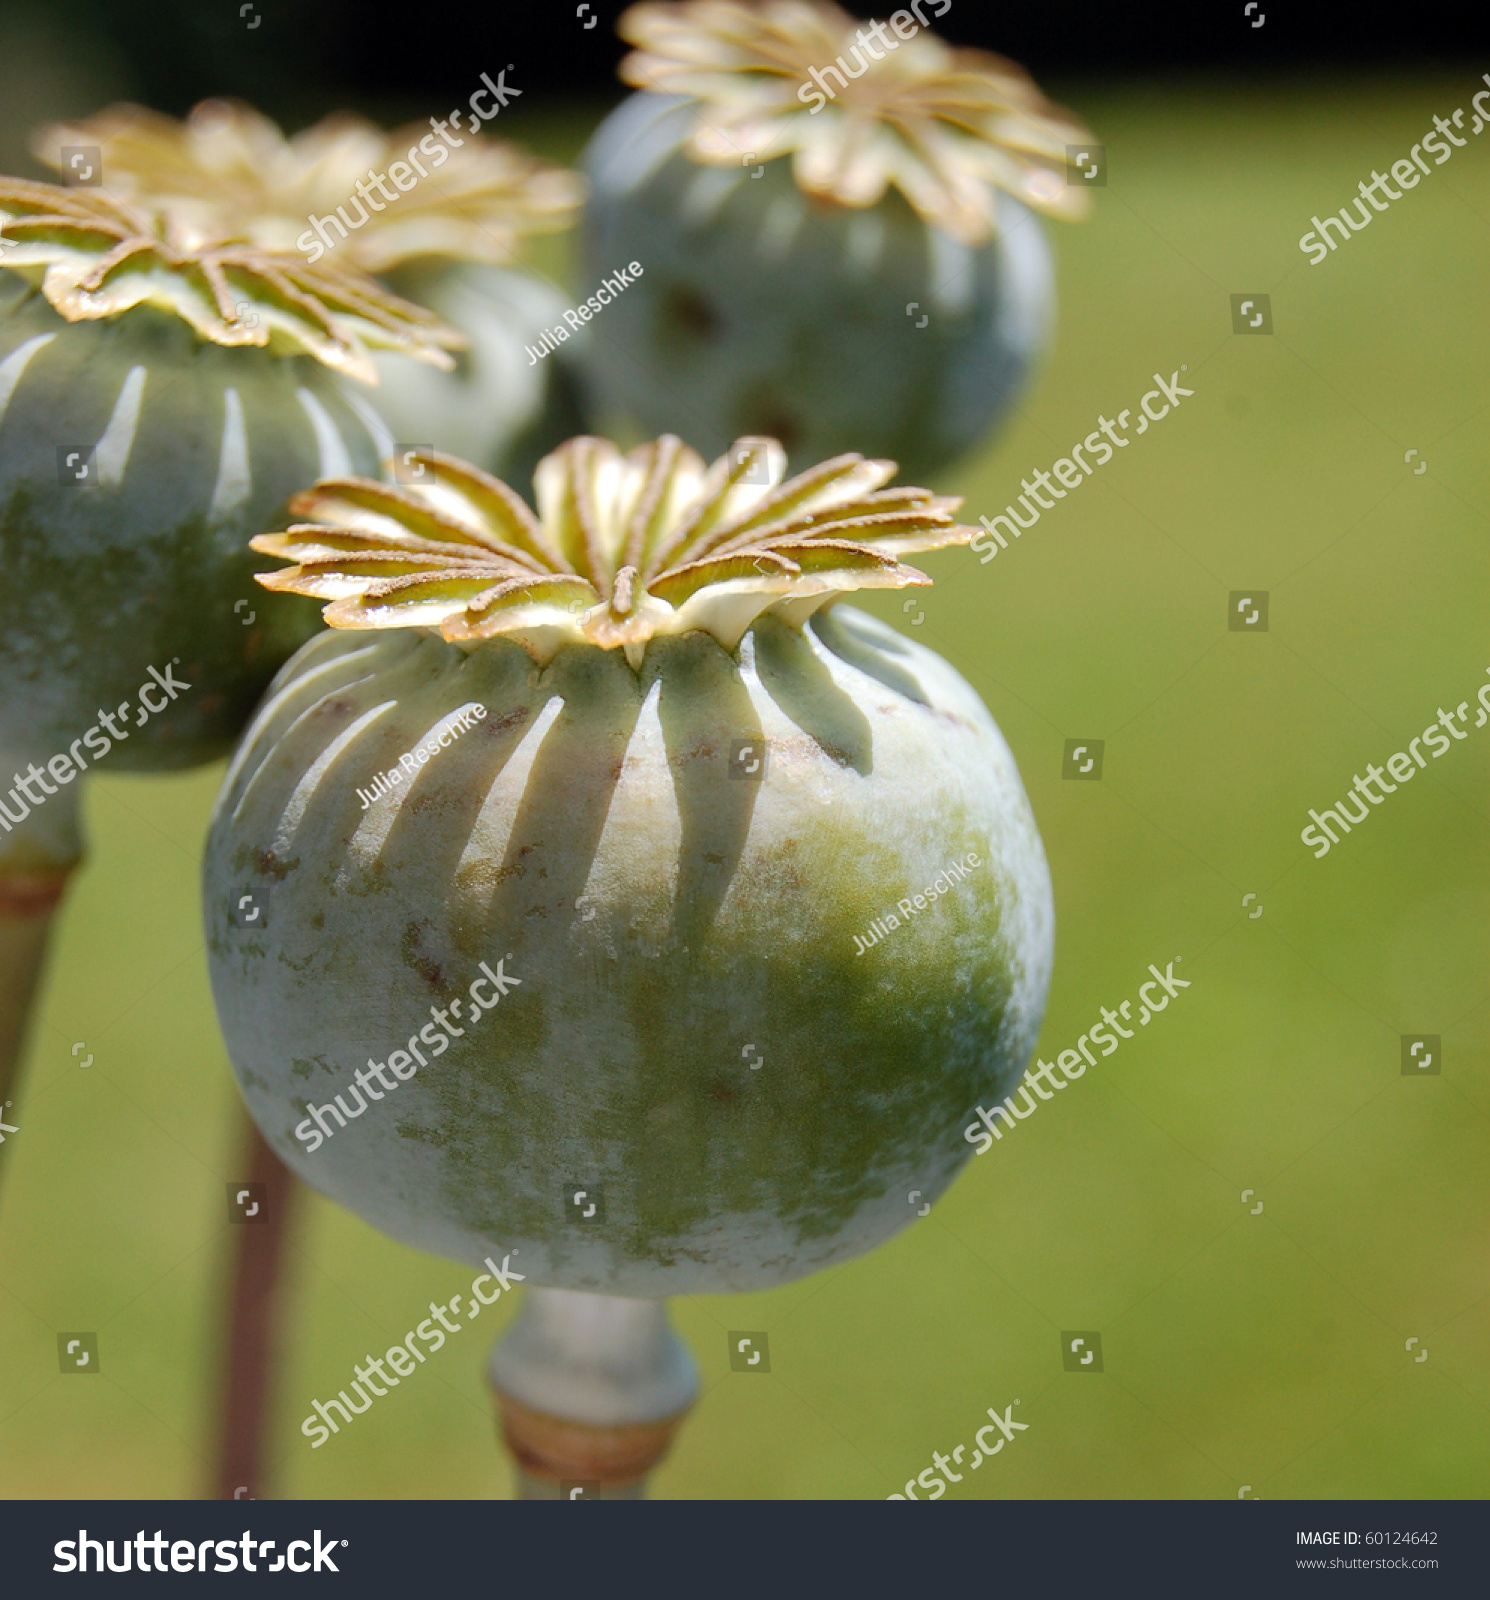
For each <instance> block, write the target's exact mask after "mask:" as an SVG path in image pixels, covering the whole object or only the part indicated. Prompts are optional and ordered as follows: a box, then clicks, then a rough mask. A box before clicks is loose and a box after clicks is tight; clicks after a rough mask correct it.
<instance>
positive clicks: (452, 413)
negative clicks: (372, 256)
mask: <svg viewBox="0 0 1490 1600" xmlns="http://www.w3.org/2000/svg"><path fill="white" fill-rule="evenodd" d="M385 281H386V282H387V283H388V284H389V286H390V287H391V288H392V289H393V290H394V292H395V293H397V294H400V295H402V296H403V297H404V298H405V299H406V300H412V301H414V302H415V303H416V304H418V305H421V306H427V307H428V308H429V309H430V310H431V311H434V312H436V313H437V314H438V315H440V316H442V317H443V318H444V319H445V320H446V321H447V322H450V323H453V324H454V325H455V326H456V327H457V328H459V329H460V330H461V332H462V333H463V334H465V336H466V338H467V340H468V341H469V343H468V345H467V347H466V349H464V350H460V351H457V352H456V353H455V370H454V371H453V372H441V371H440V370H439V369H437V368H435V367H431V366H426V365H424V364H423V363H422V362H418V361H415V360H414V359H413V357H412V356H406V355H400V354H399V353H397V352H396V351H379V352H377V353H376V354H375V355H374V357H373V360H374V363H375V364H376V366H377V368H378V373H379V376H380V377H381V378H382V387H381V388H380V389H379V390H378V404H379V409H380V410H381V412H382V413H383V415H384V416H385V417H386V418H387V421H388V424H389V426H390V427H391V428H392V429H393V433H394V438H395V440H397V441H403V442H405V443H407V444H424V445H433V446H434V448H435V449H436V450H442V451H444V453H445V454H446V455H452V456H458V457H459V458H460V459H461V460H462V461H469V462H472V463H473V464H474V465H476V466H478V467H482V468H484V469H485V470H486V471H488V472H491V473H494V474H495V475H496V476H497V477H499V478H501V479H502V480H503V481H504V482H505V483H510V484H513V485H517V486H522V485H526V484H529V483H531V482H532V481H533V469H534V468H535V467H536V466H537V465H538V463H539V461H540V460H541V459H542V458H543V457H544V456H546V455H547V454H548V453H549V452H550V451H551V450H557V449H558V447H559V446H560V445H561V444H563V443H564V441H565V440H566V439H572V438H574V436H575V435H576V434H580V433H583V432H585V423H584V419H583V418H582V417H581V415H580V412H579V406H578V400H577V395H576V389H577V380H576V378H575V376H574V373H573V372H572V370H571V366H570V360H569V356H568V353H567V352H568V350H569V349H570V345H569V344H567V343H566V344H564V345H561V346H560V349H559V351H558V352H556V353H554V354H551V355H548V356H545V357H543V358H542V359H541V360H539V361H536V362H535V361H532V360H531V359H530V357H529V355H528V353H527V352H528V349H529V348H532V349H534V350H536V349H538V348H539V339H540V337H541V335H542V333H543V331H544V330H545V329H548V328H552V327H553V326H554V325H555V324H556V323H559V324H562V325H563V326H564V327H565V329H566V331H567V330H568V326H569V325H568V324H567V323H565V322H564V311H565V309H566V307H567V306H568V305H569V302H568V301H567V300H565V299H564V298H563V297H562V296H560V295H559V294H557V293H556V292H555V291H554V290H553V289H551V288H550V287H549V286H548V284H546V283H545V282H544V281H543V280H542V279H540V278H535V277H533V276H531V275H530V274H528V273H525V272H515V271H513V270H511V269H510V268H506V267H494V266H487V265H485V264H480V263H473V262H446V261H440V260H437V259H420V260H417V261H413V262H409V263H406V264H404V265H402V266H400V267H398V268H396V269H395V270H393V271H391V272H389V273H387V274H385Z"/></svg>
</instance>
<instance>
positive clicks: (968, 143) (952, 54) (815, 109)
mask: <svg viewBox="0 0 1490 1600" xmlns="http://www.w3.org/2000/svg"><path fill="white" fill-rule="evenodd" d="M896 15H897V16H904V17H907V18H908V17H909V16H910V13H909V12H897V13H896ZM617 31H618V32H619V33H620V35H621V37H622V38H623V39H625V40H626V41H627V42H628V43H630V44H633V45H636V46H637V47H638V48H637V49H636V50H635V51H633V53H632V54H631V55H629V56H627V57H626V59H625V60H624V61H623V62H622V63H621V68H620V72H621V77H622V78H623V80H624V81H625V82H627V83H629V84H632V85H634V86H635V87H636V88H639V89H650V90H653V91H655V92H657V93H659V94H678V95H685V96H689V97H691V98H692V99H693V100H694V101H696V115H695V121H694V126H693V130H692V134H691V137H690V141H689V144H688V146H687V150H688V153H689V155H690V156H692V157H693V159H695V160H696V161H700V162H703V163H706V164H710V165H723V166H739V165H740V164H741V162H742V160H745V159H746V158H747V157H748V160H749V161H761V160H769V159H771V158H772V157H775V156H783V155H788V154H790V155H791V156H792V158H793V162H792V170H793V173H794V175H795V177H796V181H797V183H798V185H799V187H800V188H802V189H803V190H804V191H806V193H808V194H810V195H814V196H816V197H818V198H820V199H824V200H831V201H835V202H837V203H838V204H840V205H845V206H870V205H874V204H876V203H877V202H878V201H879V200H880V199H882V198H883V196H884V194H885V192H886V190H887V189H889V188H891V187H894V188H897V189H899V190H900V191H901V192H902V193H903V194H904V196H905V198H906V199H907V200H908V201H909V202H910V203H911V205H913V206H914V207H915V209H916V210H917V211H918V212H919V213H920V215H921V216H922V218H923V219H924V220H925V221H926V222H928V223H930V224H931V225H933V226H935V227H938V228H941V229H943V230H945V231H946V232H947V233H950V234H952V235H953V236H954V237H956V238H958V239H960V240H962V241H963V242H964V243H966V244H981V243H984V242H986V241H987V239H989V238H990V237H991V236H992V234H993V231H994V225H995V210H996V203H997V191H998V190H1000V189H1003V190H1007V191H1008V193H1010V194H1012V195H1014V196H1016V197H1017V198H1018V199H1020V200H1022V201H1024V202H1025V203H1026V204H1027V205H1030V206H1033V207H1035V209H1037V210H1039V211H1044V212H1048V213H1049V214H1051V215H1052V216H1057V217H1064V218H1068V219H1069V218H1076V217H1081V216H1085V215H1086V213H1087V211H1088V209H1089V206H1090V199H1091V197H1090V196H1089V195H1088V193H1087V192H1086V190H1085V188H1084V187H1082V186H1080V185H1071V184H1068V183H1067V181H1066V146H1067V145H1068V144H1074V143H1079V142H1080V141H1082V140H1085V139H1088V138H1090V135H1089V134H1088V133H1087V131H1086V129H1084V128H1083V127H1082V126H1081V124H1080V123H1079V122H1077V121H1076V120H1075V118H1074V117H1072V116H1071V114H1070V113H1069V112H1066V111H1064V110H1062V109H1061V108H1060V107H1058V106H1055V105H1052V104H1051V103H1050V102H1049V101H1048V100H1046V99H1045V97H1044V96H1043V95H1042V94H1041V93H1040V91H1039V89H1038V88H1036V86H1035V84H1034V82H1033V80H1032V79H1031V78H1030V77H1029V75H1028V74H1027V73H1026V72H1025V71H1024V70H1023V68H1021V67H1019V66H1017V65H1015V63H1014V62H1012V61H1006V60H1005V59H1004V58H1003V57H1002V56H996V55H993V54H991V53H989V52H988V51H986V50H966V49H954V48H952V47H951V46H950V45H947V44H945V43H944V42H943V41H942V40H940V39H938V38H937V37H936V36H935V35H934V34H932V33H931V32H930V31H929V30H927V29H925V28H922V27H914V26H913V31H912V32H911V34H910V35H909V36H906V35H905V34H904V33H902V32H900V31H899V30H895V31H891V30H890V29H888V28H887V27H886V25H885V24H884V23H880V22H875V23H862V22H858V21H856V20H855V19H854V18H853V17H851V16H849V15H848V14H847V13H846V12H844V11H840V10H839V8H838V7H837V6H835V5H832V4H828V3H824V0H813V3H806V0H767V3H765V4H762V5H744V4H739V3H737V0H685V3H683V4H679V5H661V4H653V3H646V4H642V5H635V6H632V7H631V9H630V10H629V11H626V12H625V13H624V14H623V15H622V17H621V19H620V22H619V23H618V24H617ZM866 34H868V35H869V36H870V37H869V38H868V39H866V37H865V35H866ZM876 40H877V41H878V42H877V43H876ZM856 69H857V70H856ZM809 101H816V104H815V105H809V104H808V102H809Z"/></svg>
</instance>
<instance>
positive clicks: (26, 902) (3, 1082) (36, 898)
mask: <svg viewBox="0 0 1490 1600" xmlns="http://www.w3.org/2000/svg"><path fill="white" fill-rule="evenodd" d="M70 875H71V869H62V870H58V871H40V872H9V873H4V872H0V1122H6V1121H8V1120H9V1119H10V1118H11V1116H12V1114H13V1112H14V1106H13V1105H12V1102H13V1101H14V1099H15V1091H17V1090H18V1089H19V1087H20V1069H21V1057H22V1053H23V1052H24V1049H25V1045H26V1027H27V1023H28V1022H29V1021H30V1018H31V1008H32V1005H33V1003H34V1001H35V999H36V990H37V986H38V984H39V983H40V981H41V971H42V965H43V963H44V961H45V958H46V951H47V937H48V935H49V934H50V933H51V929H52V917H53V915H54V914H55V912H56V909H57V902H58V901H59V900H61V898H62V891H63V890H64V889H65V888H66V887H67V880H68V878H69V876H70ZM7 1106H9V1107H11V1110H10V1111H9V1112H8V1111H7V1110H6V1107H7ZM12 1125H14V1124H13V1123H12ZM4 1138H5V1135H4V1134H3V1133H0V1142H3V1140H4ZM3 1160H4V1156H3V1155H0V1161H3Z"/></svg>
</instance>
